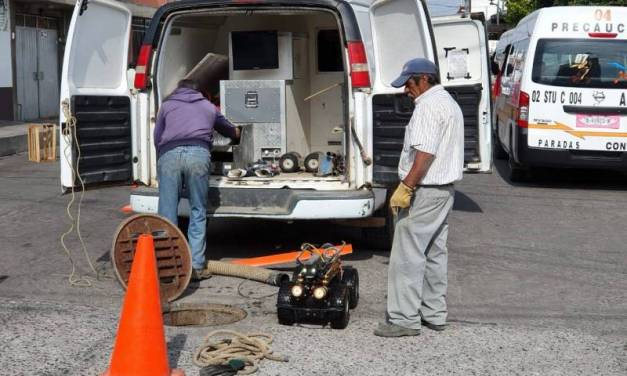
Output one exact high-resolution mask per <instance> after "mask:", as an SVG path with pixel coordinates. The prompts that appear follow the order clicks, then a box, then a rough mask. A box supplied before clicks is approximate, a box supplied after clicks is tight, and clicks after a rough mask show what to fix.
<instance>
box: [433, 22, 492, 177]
mask: <svg viewBox="0 0 627 376" xmlns="http://www.w3.org/2000/svg"><path fill="white" fill-rule="evenodd" d="M474 18H475V17H468V16H463V17H462V16H460V15H455V16H446V17H435V18H433V19H432V21H433V22H432V23H433V31H434V34H435V44H436V47H437V54H438V62H439V68H440V78H441V80H442V85H443V86H444V87H445V88H446V90H447V91H448V92H449V93H450V94H451V95H452V96H453V98H455V100H456V101H457V103H458V104H459V106H460V107H461V109H462V112H463V114H464V165H465V167H466V169H468V170H471V171H483V172H487V171H490V168H491V155H492V154H491V152H490V151H491V147H490V137H491V133H490V119H491V118H492V114H491V108H490V73H489V71H488V61H489V56H488V45H487V43H488V41H487V37H486V29H485V24H484V21H483V20H482V18H478V17H477V19H474Z"/></svg>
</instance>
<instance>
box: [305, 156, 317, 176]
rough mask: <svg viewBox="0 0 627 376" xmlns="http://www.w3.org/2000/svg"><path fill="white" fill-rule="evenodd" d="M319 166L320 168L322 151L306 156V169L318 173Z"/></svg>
mask: <svg viewBox="0 0 627 376" xmlns="http://www.w3.org/2000/svg"><path fill="white" fill-rule="evenodd" d="M318 168H320V153H318V152H314V153H310V154H309V155H308V156H307V158H305V171H307V172H311V173H316V172H318Z"/></svg>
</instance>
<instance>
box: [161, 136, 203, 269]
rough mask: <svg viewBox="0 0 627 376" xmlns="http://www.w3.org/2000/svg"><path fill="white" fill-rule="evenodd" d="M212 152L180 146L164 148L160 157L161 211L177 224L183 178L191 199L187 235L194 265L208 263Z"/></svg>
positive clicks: (196, 147)
mask: <svg viewBox="0 0 627 376" xmlns="http://www.w3.org/2000/svg"><path fill="white" fill-rule="evenodd" d="M210 167H211V154H210V153H209V150H207V149H205V148H203V147H200V146H179V147H177V148H174V149H172V150H169V151H167V152H165V153H164V154H163V155H162V156H161V157H159V160H158V161H157V174H158V178H159V215H161V216H163V217H165V218H167V219H169V220H170V221H171V222H172V223H174V224H175V225H178V206H179V199H180V197H181V192H182V189H183V182H185V186H186V187H187V196H188V200H189V206H190V213H189V228H188V229H187V238H188V240H189V246H190V247H191V251H192V267H193V268H194V269H203V268H204V267H205V249H206V247H207V241H206V236H207V201H208V199H209V174H210V170H211V168H210Z"/></svg>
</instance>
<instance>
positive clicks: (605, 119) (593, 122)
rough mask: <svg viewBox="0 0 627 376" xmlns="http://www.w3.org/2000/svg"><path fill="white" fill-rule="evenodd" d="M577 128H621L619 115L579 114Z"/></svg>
mask: <svg viewBox="0 0 627 376" xmlns="http://www.w3.org/2000/svg"><path fill="white" fill-rule="evenodd" d="M576 124H577V128H602V129H618V128H620V116H619V115H588V114H577V123H576Z"/></svg>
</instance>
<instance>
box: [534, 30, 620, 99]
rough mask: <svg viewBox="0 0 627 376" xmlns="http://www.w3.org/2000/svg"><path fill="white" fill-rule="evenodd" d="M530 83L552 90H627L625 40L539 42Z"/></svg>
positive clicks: (546, 40) (552, 40)
mask: <svg viewBox="0 0 627 376" xmlns="http://www.w3.org/2000/svg"><path fill="white" fill-rule="evenodd" d="M531 79H532V80H533V82H536V83H539V84H545V85H553V86H566V87H582V88H584V87H589V88H606V89H626V88H627V40H599V39H540V40H538V45H537V47H536V55H535V58H534V63H533V72H532V74H531Z"/></svg>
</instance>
